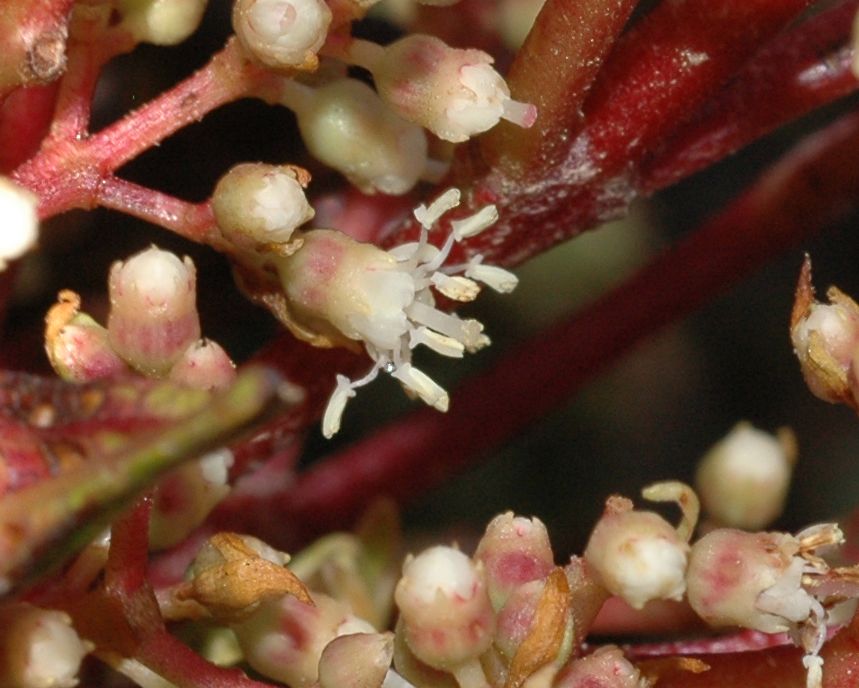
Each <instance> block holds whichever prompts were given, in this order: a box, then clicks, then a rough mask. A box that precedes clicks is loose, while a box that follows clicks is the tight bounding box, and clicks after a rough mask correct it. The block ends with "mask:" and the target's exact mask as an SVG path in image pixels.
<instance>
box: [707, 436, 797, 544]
mask: <svg viewBox="0 0 859 688" xmlns="http://www.w3.org/2000/svg"><path fill="white" fill-rule="evenodd" d="M795 462H796V438H795V436H794V435H793V433H792V432H791V431H790V430H789V429H788V428H782V429H781V430H779V432H778V435H776V436H774V435H770V434H769V433H766V432H764V431H762V430H758V429H756V428H754V427H752V426H751V424H749V423H739V424H737V426H736V427H734V429H733V430H731V432H730V433H728V435H727V436H726V437H725V438H724V439H722V440H721V441H720V442H718V443H717V444H715V445H714V446H713V447H712V448H711V449H710V450H709V451H708V452H707V454H706V455H705V456H704V458H703V459H701V463H700V464H699V465H698V472H697V474H696V479H695V480H696V485H697V488H698V494H699V496H700V497H701V502H702V503H703V505H704V509H705V511H706V512H707V513H708V514H709V516H710V518H712V519H713V520H715V521H716V522H717V523H719V524H722V525H725V526H730V527H732V528H741V529H743V530H758V529H760V528H764V527H766V526H768V525H769V524H770V523H772V522H773V521H775V520H776V519H777V518H778V517H779V516H780V515H781V512H782V510H783V509H784V502H785V499H786V498H787V491H788V488H789V487H790V478H791V474H792V473H793V465H794V463H795Z"/></svg>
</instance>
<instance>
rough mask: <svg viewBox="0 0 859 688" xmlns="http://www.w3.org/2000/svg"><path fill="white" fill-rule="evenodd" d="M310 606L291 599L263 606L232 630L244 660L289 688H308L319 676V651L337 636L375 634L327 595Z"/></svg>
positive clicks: (284, 598)
mask: <svg viewBox="0 0 859 688" xmlns="http://www.w3.org/2000/svg"><path fill="white" fill-rule="evenodd" d="M313 602H314V604H315V605H316V606H310V605H309V604H304V603H302V602H299V601H298V600H297V599H296V598H294V597H292V596H289V595H287V596H285V597H281V598H279V599H277V600H270V601H266V602H263V603H262V604H261V605H260V607H259V609H257V610H256V611H255V612H254V613H253V615H252V616H250V617H249V618H248V619H246V620H244V621H242V622H241V623H238V624H236V625H234V626H233V631H234V632H235V634H236V637H237V638H238V640H239V645H241V648H242V651H243V652H244V655H245V659H246V660H247V662H248V664H250V665H251V666H252V667H253V668H254V669H255V670H256V671H258V672H260V673H261V674H263V675H264V676H267V677H269V678H272V679H275V680H276V681H282V682H283V683H286V684H288V685H290V686H292V688H309V686H311V685H312V684H314V683H316V681H317V679H318V676H319V660H320V658H321V657H322V653H323V650H324V649H325V648H326V646H327V645H328V644H329V643H330V642H331V641H332V640H334V639H335V638H337V637H339V636H342V635H347V634H352V633H375V629H374V628H373V627H372V626H371V625H370V624H368V623H367V622H366V621H363V620H362V619H359V618H357V617H355V616H354V615H353V614H352V613H351V612H350V611H349V609H348V607H347V606H346V605H344V604H342V603H341V602H338V601H336V600H333V599H332V598H330V597H328V596H327V595H322V594H315V595H314V596H313Z"/></svg>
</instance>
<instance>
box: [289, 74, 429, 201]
mask: <svg viewBox="0 0 859 688" xmlns="http://www.w3.org/2000/svg"><path fill="white" fill-rule="evenodd" d="M284 102H285V104H286V105H287V106H288V107H289V108H290V109H292V110H293V111H295V113H296V116H297V118H298V127H299V129H300V130H301V137H302V139H303V140H304V143H305V144H306V145H307V148H308V150H309V151H310V153H311V154H312V155H313V156H314V157H315V158H317V159H319V160H320V161H322V162H323V163H325V164H326V165H329V166H330V167H333V168H334V169H336V170H337V171H339V172H341V173H342V174H343V175H345V176H346V178H347V179H348V180H349V181H350V182H351V183H352V184H354V185H355V186H357V187H358V188H359V189H361V191H363V192H364V193H377V192H378V193H386V194H393V195H398V194H404V193H406V192H407V191H409V190H410V189H411V188H412V187H414V185H415V184H417V182H418V180H419V179H420V178H421V175H422V174H423V173H424V171H425V170H426V167H427V140H426V135H425V134H424V132H423V130H422V129H421V128H420V127H419V126H417V125H415V124H412V123H411V122H407V121H406V120H404V119H402V118H401V117H399V116H398V115H396V114H395V113H394V112H392V111H391V110H390V109H389V108H388V107H386V106H385V104H384V103H383V102H382V101H381V99H380V98H379V96H378V95H376V92H375V91H374V90H373V89H372V88H370V87H369V86H367V84H365V83H363V82H361V81H358V80H357V79H339V80H337V81H334V82H332V83H330V84H326V85H325V86H322V87H320V88H318V89H315V90H311V89H308V88H306V87H302V86H299V85H298V84H295V83H293V84H292V85H291V86H290V87H289V88H288V92H287V96H286V99H285V101H284Z"/></svg>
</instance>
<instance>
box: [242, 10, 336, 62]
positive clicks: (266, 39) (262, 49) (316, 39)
mask: <svg viewBox="0 0 859 688" xmlns="http://www.w3.org/2000/svg"><path fill="white" fill-rule="evenodd" d="M330 24H331V10H330V9H329V8H328V5H327V4H326V3H325V2H324V0H236V3H235V5H234V6H233V30H234V31H235V32H236V36H237V37H238V39H239V41H240V42H241V44H242V46H243V47H244V48H245V50H247V51H248V53H249V54H250V55H251V56H253V57H254V58H255V59H257V60H259V61H260V62H262V63H263V64H264V65H267V66H269V67H274V68H275V69H284V70H286V69H305V70H313V69H316V66H317V64H318V63H319V58H318V57H317V56H316V53H317V52H319V49H320V48H321V47H322V44H323V43H325V39H326V38H327V36H328V26H329V25H330Z"/></svg>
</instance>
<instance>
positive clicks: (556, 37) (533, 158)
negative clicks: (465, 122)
mask: <svg viewBox="0 0 859 688" xmlns="http://www.w3.org/2000/svg"><path fill="white" fill-rule="evenodd" d="M636 4H637V0H609V1H608V2H606V0H584V1H582V0H576V1H571V0H548V1H547V2H546V4H545V5H544V6H543V9H542V10H541V11H540V15H539V16H538V17H537V21H536V22H535V23H534V26H533V27H532V28H531V32H530V33H529V34H528V38H527V39H526V40H525V43H524V44H523V46H522V48H521V49H520V50H519V52H518V53H517V55H516V59H515V60H514V61H513V64H512V65H511V66H510V70H509V71H508V73H507V83H508V85H509V86H510V91H511V93H512V95H513V97H514V98H516V99H517V100H521V101H523V102H526V103H533V104H535V105H536V106H537V110H538V112H539V116H538V118H537V122H536V123H535V125H534V126H533V127H531V128H530V129H521V128H519V127H515V126H513V125H512V124H508V123H507V122H502V123H500V124H499V126H497V127H496V128H495V129H493V130H492V132H491V133H490V134H489V135H487V136H484V137H481V138H480V145H481V150H482V152H483V154H484V156H485V157H486V158H487V160H490V161H492V162H493V163H494V164H495V165H496V166H500V170H501V171H502V172H503V173H504V174H510V175H513V176H516V175H518V174H520V173H521V172H522V171H523V170H522V168H523V167H527V168H528V169H527V171H528V173H529V175H530V176H532V177H533V176H535V174H536V176H539V172H538V171H541V170H545V169H547V168H548V167H550V166H551V165H553V164H556V163H557V162H558V159H559V157H560V156H561V154H562V153H563V150H564V149H565V148H566V147H565V146H564V141H565V140H569V138H571V137H573V136H575V134H576V133H577V131H578V129H580V128H581V126H582V124H583V115H582V103H583V102H584V100H585V96H586V95H587V93H588V91H589V89H590V87H591V84H592V83H593V81H594V79H595V78H596V76H597V73H598V72H599V69H600V67H602V64H603V60H604V59H605V57H606V55H607V54H608V52H609V50H610V49H611V48H612V46H613V45H614V42H615V40H616V39H617V37H618V36H619V35H620V32H621V30H622V29H623V27H624V24H625V23H626V20H627V19H628V18H629V14H630V12H631V11H632V10H633V8H634V7H635V5H636ZM561 46H562V47H563V48H562V49H561ZM559 130H564V131H565V134H566V137H567V138H561V137H557V136H553V135H552V134H553V133H554V132H557V131H559Z"/></svg>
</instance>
